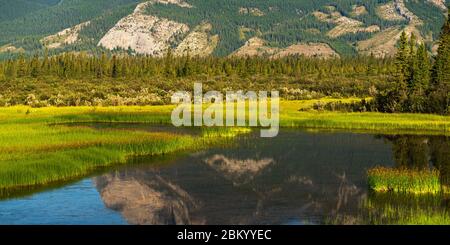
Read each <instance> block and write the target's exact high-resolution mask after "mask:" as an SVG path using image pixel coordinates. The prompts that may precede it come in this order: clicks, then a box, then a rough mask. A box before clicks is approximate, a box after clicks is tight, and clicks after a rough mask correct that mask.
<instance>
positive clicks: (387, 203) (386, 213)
mask: <svg viewBox="0 0 450 245" xmlns="http://www.w3.org/2000/svg"><path fill="white" fill-rule="evenodd" d="M446 198H448V196H443V195H434V194H431V195H430V194H419V195H411V194H402V193H374V194H371V195H369V197H368V198H367V199H365V200H364V201H363V202H362V203H361V210H360V215H359V219H360V220H361V221H362V222H363V223H365V224H372V225H386V224H387V225H449V224H450V213H449V210H448V208H447V207H446V206H443V205H442V203H443V200H445V199H446Z"/></svg>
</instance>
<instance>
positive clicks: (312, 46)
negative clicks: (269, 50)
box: [272, 43, 339, 59]
mask: <svg viewBox="0 0 450 245" xmlns="http://www.w3.org/2000/svg"><path fill="white" fill-rule="evenodd" d="M292 55H303V56H305V57H315V58H325V59H327V58H337V57H339V54H338V53H336V51H334V50H333V49H332V48H331V47H330V46H329V45H328V44H326V43H299V44H294V45H291V46H289V47H287V48H285V49H282V50H281V51H280V52H278V53H276V54H275V55H273V56H272V58H283V57H286V56H292Z"/></svg>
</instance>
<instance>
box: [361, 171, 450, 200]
mask: <svg viewBox="0 0 450 245" xmlns="http://www.w3.org/2000/svg"><path fill="white" fill-rule="evenodd" d="M367 176H368V183H369V187H370V189H372V190H374V191H376V192H398V193H412V194H424V193H431V194H437V193H441V192H442V191H444V192H446V191H447V188H444V187H443V186H442V185H441V183H440V178H439V171H437V170H409V169H396V168H385V167H376V168H372V169H370V170H369V171H368V173H367Z"/></svg>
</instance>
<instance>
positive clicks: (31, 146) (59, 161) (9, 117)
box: [0, 99, 450, 189]
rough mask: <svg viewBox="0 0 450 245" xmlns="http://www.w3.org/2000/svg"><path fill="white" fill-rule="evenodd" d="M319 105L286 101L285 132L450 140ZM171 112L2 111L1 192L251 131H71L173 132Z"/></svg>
mask: <svg viewBox="0 0 450 245" xmlns="http://www.w3.org/2000/svg"><path fill="white" fill-rule="evenodd" d="M354 100H355V99H344V100H341V101H343V102H346V101H348V102H351V101H354ZM321 101H322V102H331V101H336V99H322V100H321ZM316 102H317V100H308V101H281V102H280V106H281V111H280V119H281V122H280V123H281V126H282V127H302V128H312V129H339V130H341V129H342V130H352V131H355V130H357V131H360V130H361V131H364V132H383V133H386V132H399V131H407V132H412V133H427V134H441V135H450V127H449V126H450V117H445V116H436V115H414V114H382V113H339V112H317V111H313V110H310V111H308V108H311V107H312V105H313V104H314V103H316ZM173 108H174V106H170V105H168V106H142V107H139V106H129V107H126V106H122V107H58V108H57V107H45V108H31V107H26V106H17V107H6V108H0V189H2V188H15V187H25V186H35V185H45V184H49V183H52V182H58V181H66V180H69V179H72V178H76V177H79V176H84V175H86V174H89V173H90V172H92V171H94V170H95V169H98V168H103V167H107V166H111V165H114V164H121V163H125V162H127V160H128V159H129V158H130V157H132V156H136V155H161V154H169V153H173V152H177V151H183V150H193V149H201V148H205V147H208V146H210V145H212V144H214V143H219V142H221V141H223V140H222V139H223V138H224V137H226V138H230V137H233V136H235V135H237V134H240V133H244V132H248V129H244V130H242V129H233V128H220V129H208V130H206V131H204V133H203V134H201V135H197V136H196V135H180V134H172V133H157V132H148V131H144V130H123V129H122V130H121V129H117V128H104V129H93V128H90V127H86V126H80V125H79V126H69V125H68V124H69V123H82V122H83V123H84V122H94V123H95V122H100V123H102V122H106V123H150V124H170V113H171V111H172V109H173ZM300 109H302V111H299V110H300ZM305 109H307V111H304V110H305Z"/></svg>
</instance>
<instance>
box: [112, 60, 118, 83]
mask: <svg viewBox="0 0 450 245" xmlns="http://www.w3.org/2000/svg"><path fill="white" fill-rule="evenodd" d="M111 63H112V65H111V67H112V68H111V77H112V78H117V77H118V76H119V67H118V64H117V58H116V56H115V55H114V56H113V57H112V61H111Z"/></svg>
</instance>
